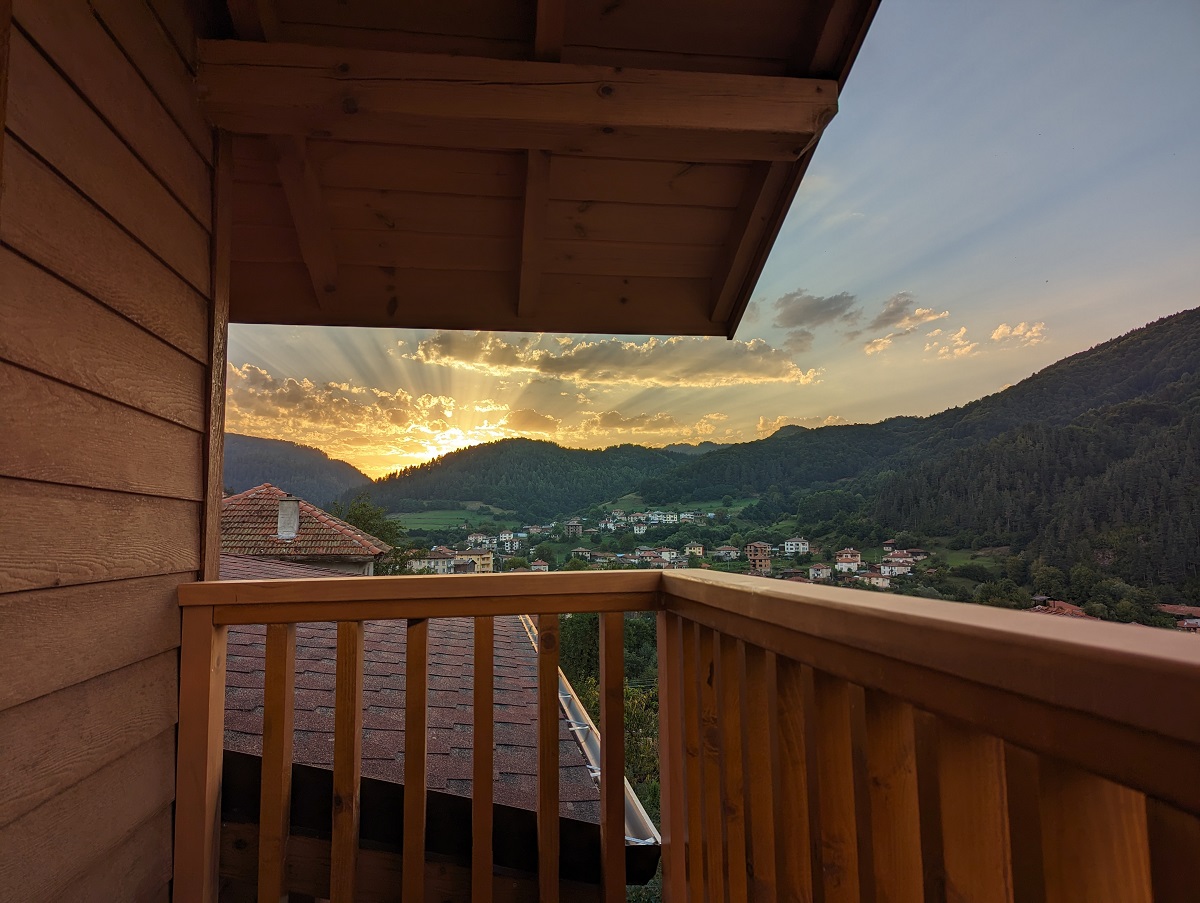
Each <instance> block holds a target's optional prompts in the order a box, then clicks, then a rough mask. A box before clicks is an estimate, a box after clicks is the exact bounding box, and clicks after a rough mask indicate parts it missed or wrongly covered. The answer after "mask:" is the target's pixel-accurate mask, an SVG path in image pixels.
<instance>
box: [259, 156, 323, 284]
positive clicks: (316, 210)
mask: <svg viewBox="0 0 1200 903" xmlns="http://www.w3.org/2000/svg"><path fill="white" fill-rule="evenodd" d="M271 144H272V145H273V146H274V148H275V153H276V154H277V155H278V157H279V163H278V168H279V181H280V182H281V183H282V184H283V192H284V194H285V195H286V196H287V202H288V208H289V209H290V210H291V213H292V222H293V223H294V224H295V227H296V238H297V240H298V241H299V243H300V255H301V256H302V257H303V258H304V266H305V267H306V268H307V269H308V277H309V279H310V281H311V282H312V287H313V294H314V295H315V296H316V299H317V306H318V307H320V306H321V304H322V300H321V299H322V298H324V297H326V296H327V295H330V294H332V293H333V292H336V291H337V285H338V262H337V253H336V250H335V248H334V243H333V230H332V229H331V227H330V225H329V215H328V212H327V210H326V208H325V203H324V201H323V200H322V198H321V184H320V181H319V180H318V178H317V173H316V170H315V169H314V168H313V165H312V161H311V160H310V159H309V156H308V153H307V151H306V149H305V141H304V139H303V138H296V137H293V136H290V135H276V136H275V137H273V138H272V139H271Z"/></svg>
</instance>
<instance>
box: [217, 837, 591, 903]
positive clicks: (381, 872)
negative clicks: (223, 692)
mask: <svg viewBox="0 0 1200 903" xmlns="http://www.w3.org/2000/svg"><path fill="white" fill-rule="evenodd" d="M257 845H258V832H257V830H256V829H255V826H254V825H249V824H238V823H236V822H228V823H226V825H225V826H224V828H223V830H222V832H221V873H222V875H223V876H224V877H226V878H236V879H240V880H239V883H238V884H227V885H226V887H225V888H223V896H222V900H226V899H228V900H229V903H242V901H246V903H251V901H253V900H254V899H255V897H254V876H255V869H256V868H257V865H258V859H257ZM329 847H330V844H329V841H327V840H319V839H317V838H314V837H302V836H300V835H296V836H295V837H293V838H292V844H291V850H290V851H289V855H288V862H287V884H288V889H289V891H291V892H292V893H293V894H307V895H308V896H309V897H311V898H316V899H322V900H324V899H329V893H330V885H329V865H330V852H329ZM404 871H405V867H404V863H403V859H402V857H401V856H400V854H399V853H391V852H384V851H381V850H369V849H364V850H362V851H361V852H360V854H359V857H358V876H357V877H358V881H357V885H358V897H357V899H358V901H359V903H402V890H401V889H402V885H403V877H404ZM472 880H473V875H472V874H471V871H470V870H469V869H468V868H467V867H466V866H464V865H460V864H458V863H455V862H447V861H444V860H436V861H427V862H426V863H425V884H426V887H427V888H428V889H429V893H430V897H429V899H437V900H462V899H465V898H467V896H468V895H469V893H470V891H469V888H470V884H471V881H472ZM491 883H492V897H491V899H493V900H495V901H496V903H527V901H529V900H535V899H537V894H538V882H537V879H536V878H534V877H532V876H525V875H511V874H510V875H493V876H492V877H491ZM560 889H561V893H562V898H563V899H564V900H571V901H579V903H599V900H600V892H599V888H598V887H597V886H596V885H594V884H580V883H578V882H573V881H564V882H562V884H561V885H560ZM239 890H240V891H241V893H240V895H239ZM293 899H294V898H293Z"/></svg>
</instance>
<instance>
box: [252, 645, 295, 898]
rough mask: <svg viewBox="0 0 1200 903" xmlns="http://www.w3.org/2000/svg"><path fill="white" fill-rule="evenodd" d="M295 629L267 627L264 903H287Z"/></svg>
mask: <svg viewBox="0 0 1200 903" xmlns="http://www.w3.org/2000/svg"><path fill="white" fill-rule="evenodd" d="M295 686H296V625H295V624H268V625H267V655H266V676H265V678H264V686H263V733H262V737H263V754H262V788H261V796H260V805H259V816H258V900H259V903H280V901H281V900H282V901H284V903H286V901H287V896H288V895H287V887H286V886H285V883H284V880H285V871H286V865H287V847H288V834H289V829H290V826H291V813H292V723H293V720H294V718H295V713H296V695H295Z"/></svg>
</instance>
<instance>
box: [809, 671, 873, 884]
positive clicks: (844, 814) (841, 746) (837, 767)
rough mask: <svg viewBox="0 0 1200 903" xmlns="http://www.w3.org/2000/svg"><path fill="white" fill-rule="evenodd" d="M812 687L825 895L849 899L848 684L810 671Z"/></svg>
mask: <svg viewBox="0 0 1200 903" xmlns="http://www.w3.org/2000/svg"><path fill="white" fill-rule="evenodd" d="M813 691H814V709H813V718H814V722H815V723H814V730H815V740H816V748H815V750H814V752H815V754H816V761H817V775H818V778H817V780H818V784H819V786H820V804H821V866H822V879H823V882H824V886H825V899H826V900H827V901H829V903H835V901H843V900H844V901H847V903H849V901H857V900H858V899H859V890H860V887H861V883H860V880H859V849H858V822H857V802H856V799H855V776H854V749H853V743H852V736H851V712H850V706H851V691H850V685H849V684H847V683H846V682H845V681H842V680H838V679H837V678H834V677H831V676H830V675H828V674H826V673H824V672H822V671H814V673H813Z"/></svg>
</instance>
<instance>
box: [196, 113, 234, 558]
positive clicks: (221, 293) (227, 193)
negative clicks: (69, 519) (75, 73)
mask: <svg viewBox="0 0 1200 903" xmlns="http://www.w3.org/2000/svg"><path fill="white" fill-rule="evenodd" d="M232 220H233V139H232V137H231V136H229V135H228V134H223V133H220V134H218V135H217V136H216V168H215V170H214V172H213V238H212V303H211V305H210V307H209V317H208V358H207V360H208V361H209V366H208V405H207V417H206V422H207V427H208V428H207V439H208V443H207V446H206V448H205V456H204V472H205V479H204V486H205V495H204V512H203V514H202V515H201V517H202V521H201V542H202V543H203V546H202V548H201V555H202V558H203V571H202V573H201V577H202V578H203V579H205V580H217V579H219V578H220V576H221V507H222V505H223V504H224V501H223V500H224V495H225V490H224V487H225V398H226V388H225V383H226V380H227V378H228V367H227V364H228V356H229V267H230V261H231V258H232V241H233V228H232Z"/></svg>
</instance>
